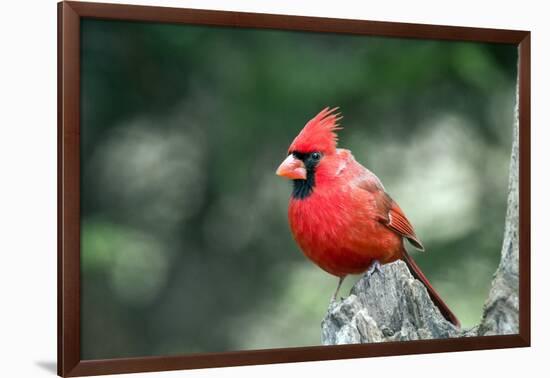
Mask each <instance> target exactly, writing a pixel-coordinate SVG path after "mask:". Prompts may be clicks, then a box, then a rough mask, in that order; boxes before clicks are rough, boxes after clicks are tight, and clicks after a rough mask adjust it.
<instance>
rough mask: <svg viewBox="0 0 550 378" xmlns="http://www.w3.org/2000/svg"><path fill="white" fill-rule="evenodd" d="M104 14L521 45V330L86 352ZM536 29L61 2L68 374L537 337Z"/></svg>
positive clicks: (61, 270)
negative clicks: (86, 200)
mask: <svg viewBox="0 0 550 378" xmlns="http://www.w3.org/2000/svg"><path fill="white" fill-rule="evenodd" d="M81 18H100V19H115V20H133V21H149V22H166V23H180V24H201V25H218V26H231V27H248V28H264V29H265V28H267V29H287V30H302V31H322V32H332V33H347V34H359V35H376V36H387V37H401V38H426V39H440V40H462V41H477V42H493V43H508V44H515V45H518V46H519V57H520V63H519V124H520V127H519V147H520V148H519V154H520V155H519V157H520V160H519V169H520V171H519V173H520V175H519V176H520V183H519V197H520V198H519V199H520V225H519V241H520V243H519V244H520V267H519V271H520V287H519V298H520V314H519V315H520V317H519V318H520V332H519V334H517V335H507V336H484V337H464V338H458V339H441V340H422V341H407V342H395V343H394V342H392V343H379V344H361V345H342V346H315V347H303V348H285V349H268V350H254V351H236V352H226V353H208V354H194V355H182V356H166V357H162V356H161V357H143V358H120V359H108V360H81V358H80V20H81ZM530 38H531V36H530V32H528V31H517V30H500V29H483V28H467V27H454V26H437V25H420V24H405V23H393V22H378V21H359V20H342V19H332V18H316V17H315V18H314V17H297V16H282V15H271V14H259V13H240V12H221V11H209V10H208V11H207V10H195V9H179V8H165V7H149V6H133V5H115V4H98V3H78V2H61V3H59V4H58V374H59V375H61V376H82V375H99V374H113V373H131V372H147V371H160V370H177V369H194V368H205V367H219V366H236V365H251V364H269V363H281V362H297V361H315V360H335V359H344V358H360V357H374V356H390V355H399V354H416V353H438V352H450V351H465V350H478V349H489V348H511V347H526V346H529V345H530V340H531V324H530V317H531V315H530V301H531V295H530V291H531V290H530V250H531V249H530V248H531V247H530V243H531V240H530V238H531V237H530V217H531V216H530V211H531V204H530V201H531V200H530V181H531V178H530V175H531V173H530V165H531V164H530V124H531V114H530V113H531V109H530V108H531V97H530V96H531V94H530V85H531V84H530V82H531V71H530V69H531V68H530V66H531V42H530Z"/></svg>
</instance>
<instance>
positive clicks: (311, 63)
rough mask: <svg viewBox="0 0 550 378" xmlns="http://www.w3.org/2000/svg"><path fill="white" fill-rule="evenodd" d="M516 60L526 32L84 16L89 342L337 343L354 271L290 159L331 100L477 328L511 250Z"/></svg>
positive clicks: (132, 345) (442, 288)
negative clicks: (295, 198) (326, 29)
mask: <svg viewBox="0 0 550 378" xmlns="http://www.w3.org/2000/svg"><path fill="white" fill-rule="evenodd" d="M516 59H517V51H516V48H515V47H514V46H511V45H496V44H480V43H463V42H444V41H429V40H406V39H389V38H374V37H360V36H351V35H332V34H323V33H299V32H288V31H274V30H250V29H234V28H214V27H199V26H183V25H167V24H155V23H134V22H120V21H100V20H87V19H85V20H83V22H82V63H81V70H82V130H81V137H82V150H81V165H82V167H81V168H82V204H81V206H82V288H81V289H82V357H83V358H85V359H95V358H114V357H128V356H146V355H161V354H162V355H165V354H181V353H195V352H220V351H229V350H241V349H262V348H274V347H292V346H304V345H318V344H319V342H320V322H321V319H322V318H323V316H324V314H325V311H326V308H327V305H328V302H329V298H330V296H331V294H332V292H333V290H334V288H335V285H336V281H337V279H336V278H335V277H331V276H329V275H328V274H327V273H325V272H323V271H322V270H320V269H319V268H317V267H316V266H314V265H313V264H311V263H310V262H309V261H307V260H306V259H305V258H304V257H303V256H302V254H301V253H300V251H299V250H298V248H297V247H296V245H295V243H294V242H293V240H292V238H291V236H290V233H289V229H288V225H287V219H286V209H287V201H288V197H289V194H290V184H289V183H288V182H285V181H284V180H282V179H280V178H278V177H276V176H275V174H274V171H275V169H276V167H277V166H278V164H279V163H280V161H281V160H282V159H283V158H284V157H285V155H286V149H287V147H288V145H289V143H290V142H291V141H292V139H293V138H294V136H295V135H296V134H297V133H298V132H299V130H300V129H301V127H302V126H303V125H304V123H305V122H306V121H307V120H308V119H310V118H311V117H313V116H314V115H315V114H316V113H317V112H318V111H319V110H320V109H322V108H323V107H325V106H327V105H331V106H340V107H341V111H342V114H343V115H344V120H343V126H344V127H345V129H344V130H343V131H341V132H340V145H341V146H344V147H346V148H350V149H351V150H352V151H353V152H354V155H355V157H356V158H357V160H359V161H360V162H362V163H363V164H364V165H366V166H367V167H369V168H370V169H371V170H372V171H374V172H375V173H376V174H377V175H378V176H379V177H380V178H381V179H382V181H383V182H384V184H385V186H386V189H387V190H388V191H389V193H390V194H391V195H392V196H393V197H394V198H395V199H396V200H397V201H398V202H399V204H400V205H401V207H402V208H403V209H404V210H405V212H406V213H407V215H408V217H409V218H410V220H411V221H412V223H413V224H414V225H415V227H416V229H417V233H418V235H419V237H420V238H421V239H422V240H423V242H424V244H425V246H426V249H427V252H426V253H424V254H415V255H414V256H415V258H416V259H417V261H418V263H419V265H420V266H421V267H422V269H423V270H424V271H425V273H426V275H427V276H428V277H429V278H430V279H431V280H432V282H433V284H434V286H435V287H436V288H437V289H438V291H439V292H440V294H441V295H442V296H443V298H445V299H446V300H447V301H448V303H449V305H450V307H451V308H452V309H454V310H455V311H456V313H457V315H458V316H459V318H460V319H461V321H462V323H463V325H465V326H471V325H474V324H475V323H476V322H477V321H478V319H479V318H480V316H481V311H482V306H483V301H484V299H485V298H486V296H487V292H488V288H489V285H490V281H491V277H492V274H493V272H494V271H495V269H496V267H497V264H498V261H499V254H500V244H501V241H502V235H503V226H504V216H505V199H506V187H507V177H508V162H509V153H510V147H511V135H512V124H513V109H514V101H515V78H516ZM355 280H356V277H351V278H348V280H347V282H346V284H345V286H344V290H343V291H342V293H345V292H346V291H347V290H349V288H350V287H351V285H352V284H353V282H354V281H355Z"/></svg>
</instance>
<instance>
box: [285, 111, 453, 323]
mask: <svg viewBox="0 0 550 378" xmlns="http://www.w3.org/2000/svg"><path fill="white" fill-rule="evenodd" d="M337 109H338V108H333V109H330V108H328V107H327V108H325V109H323V110H322V111H321V112H320V113H319V114H317V115H316V116H315V117H314V118H313V119H311V120H310V121H309V122H307V124H306V125H305V126H304V128H303V129H302V131H301V132H300V133H299V134H298V136H297V137H296V138H295V139H294V141H293V142H292V144H291V145H290V148H289V149H288V157H287V158H286V159H285V160H284V161H283V162H282V164H281V165H280V166H279V168H278V169H277V172H276V173H277V175H279V176H282V177H284V178H287V179H290V180H292V183H293V189H292V195H291V198H290V204H289V207H288V219H289V223H290V229H291V231H292V235H293V236H294V239H295V240H296V242H297V244H298V246H299V247H300V249H301V250H302V251H303V253H304V254H305V255H306V256H307V257H308V258H309V259H310V260H311V261H313V262H314V263H315V264H317V265H318V266H319V267H320V268H322V269H323V270H325V271H327V272H328V273H330V274H333V275H335V276H337V277H339V278H340V279H339V281H338V286H337V288H336V292H335V293H334V295H333V297H332V298H333V300H334V299H335V298H336V296H337V295H338V291H339V289H340V286H341V284H342V282H343V280H344V278H345V277H346V275H348V274H359V273H363V272H368V273H367V274H368V275H369V277H370V275H371V274H373V272H374V271H375V270H377V269H378V270H379V268H380V265H381V264H386V263H390V262H392V261H395V260H398V259H401V260H404V261H405V262H406V264H407V266H408V267H409V269H410V270H411V271H412V274H413V275H414V276H415V277H416V278H417V279H419V280H420V281H422V282H423V283H424V285H425V286H426V288H427V290H428V293H429V295H430V297H431V298H432V300H433V301H434V303H435V304H436V305H437V306H438V307H439V310H440V311H441V313H442V314H443V316H444V317H445V318H446V319H447V320H449V321H450V322H451V323H453V324H454V325H456V326H457V327H460V323H459V321H458V319H457V318H456V316H455V315H454V314H453V313H452V311H451V310H450V309H449V307H448V306H447V305H446V304H445V302H444V301H443V300H442V299H441V297H440V296H439V295H438V294H437V292H436V291H435V289H434V288H433V287H432V285H431V284H430V282H429V281H428V279H427V278H426V276H425V275H424V274H423V273H422V271H421V270H420V268H419V267H418V265H416V263H415V262H414V260H413V259H412V258H411V256H410V255H409V254H408V253H407V251H406V250H405V247H404V239H407V240H408V241H409V242H410V243H411V244H412V245H413V246H414V247H415V248H417V249H419V250H422V251H423V250H424V247H423V245H422V243H421V241H420V240H419V238H418V237H417V236H416V234H415V231H414V229H413V226H412V225H411V223H410V222H409V220H408V219H407V217H406V216H405V214H404V213H403V210H401V208H400V207H399V205H398V204H397V203H396V202H395V201H394V200H393V199H392V198H391V197H390V196H389V195H388V194H387V193H386V191H385V189H384V186H383V185H382V182H381V181H380V180H379V179H378V177H376V175H375V174H374V173H372V172H371V171H369V170H368V169H367V168H365V167H363V166H362V165H361V164H359V163H358V162H357V161H356V160H355V159H354V157H353V155H352V154H351V152H350V151H349V150H346V149H342V148H336V147H337V141H338V138H337V135H336V131H337V130H340V129H341V127H340V126H339V125H338V121H339V120H340V119H341V117H340V114H339V113H336V111H337Z"/></svg>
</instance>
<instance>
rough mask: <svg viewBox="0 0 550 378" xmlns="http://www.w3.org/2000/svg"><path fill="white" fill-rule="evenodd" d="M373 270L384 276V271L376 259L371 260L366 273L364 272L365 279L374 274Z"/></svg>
mask: <svg viewBox="0 0 550 378" xmlns="http://www.w3.org/2000/svg"><path fill="white" fill-rule="evenodd" d="M374 272H378V273H379V274H381V275H382V276H384V273H383V272H382V265H381V264H380V261H378V260H373V261H372V263H371V264H370V266H369V269H368V270H367V273H366V276H367V279H370V278H371V276H372V275H373V274H374Z"/></svg>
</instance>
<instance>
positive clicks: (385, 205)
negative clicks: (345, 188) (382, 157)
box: [357, 168, 424, 251]
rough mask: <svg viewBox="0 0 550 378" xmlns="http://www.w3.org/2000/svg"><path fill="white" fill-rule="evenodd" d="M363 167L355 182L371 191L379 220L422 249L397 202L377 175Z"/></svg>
mask: <svg viewBox="0 0 550 378" xmlns="http://www.w3.org/2000/svg"><path fill="white" fill-rule="evenodd" d="M364 169H365V171H366V172H365V174H363V175H362V176H361V179H360V180H359V181H358V183H357V184H358V186H359V187H360V188H361V189H364V190H367V191H368V192H370V193H371V195H372V198H373V199H374V203H375V207H376V211H377V216H378V219H379V221H380V222H381V223H382V224H384V225H385V226H387V227H388V228H389V229H391V230H392V231H395V232H397V233H398V234H400V235H402V236H403V237H404V238H407V240H408V241H409V242H410V243H411V244H412V245H413V246H414V247H415V248H417V249H419V250H421V251H423V250H424V246H423V245H422V242H421V241H420V240H419V239H418V237H417V236H416V233H415V232H414V228H413V226H412V224H411V222H409V220H408V219H407V217H406V216H405V214H404V213H403V210H401V208H400V207H399V205H398V204H397V202H395V201H394V200H393V199H392V198H391V197H390V196H389V194H388V193H386V192H385V190H384V187H383V186H382V183H381V182H380V180H379V179H378V177H376V175H374V173H372V172H370V171H368V170H367V169H366V168H364Z"/></svg>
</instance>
